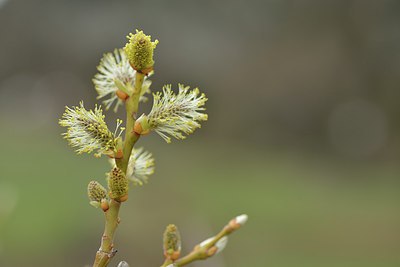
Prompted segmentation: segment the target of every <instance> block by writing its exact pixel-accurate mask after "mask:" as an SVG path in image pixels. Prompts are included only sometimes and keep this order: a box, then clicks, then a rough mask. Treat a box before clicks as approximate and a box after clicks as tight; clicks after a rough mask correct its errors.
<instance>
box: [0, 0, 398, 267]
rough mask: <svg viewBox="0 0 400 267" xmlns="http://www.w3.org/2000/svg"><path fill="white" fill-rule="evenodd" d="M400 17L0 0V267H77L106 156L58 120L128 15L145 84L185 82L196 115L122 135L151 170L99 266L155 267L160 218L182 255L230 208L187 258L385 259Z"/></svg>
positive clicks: (266, 5)
mask: <svg viewBox="0 0 400 267" xmlns="http://www.w3.org/2000/svg"><path fill="white" fill-rule="evenodd" d="M399 26H400V2H399V1H386V0H379V1H378V0H375V1H374V0H370V1H361V0H359V1H345V0H338V1H333V0H332V1H318V0H305V1H293V0H292V1H290V0H252V1H244V0H230V1H228V0H221V1H206V0H202V1H189V0H186V1H177V0H163V1H133V0H131V1H109V0H108V1H106V0H95V1H94V0H68V1H67V0H63V1H61V0H51V1H50V0H0V125H1V126H0V127H1V131H0V147H1V153H0V164H1V165H0V167H1V168H0V266H2V267H3V266H4V267H22V266H41V267H45V266H58V267H64V266H65V267H67V266H68V267H70V266H85V265H89V264H91V263H92V260H93V257H94V253H95V251H96V250H97V248H98V246H99V242H100V235H101V233H102V230H103V216H102V214H101V212H99V210H95V209H94V208H92V207H91V206H90V205H89V204H88V200H87V196H86V185H87V183H88V182H89V181H90V180H91V179H97V180H100V181H104V180H103V177H104V173H105V172H106V171H108V168H109V167H108V163H107V160H106V159H105V158H102V159H95V158H94V157H93V156H87V155H83V156H76V155H75V154H74V153H73V150H72V149H71V148H69V147H68V146H67V143H66V142H65V141H64V140H62V138H61V137H60V134H61V133H62V131H63V129H61V128H60V127H59V126H58V118H60V116H61V114H62V112H63V111H64V106H65V105H76V104H77V103H78V102H79V101H80V100H81V99H82V100H84V101H85V103H86V106H88V107H90V106H92V105H93V104H94V103H95V102H96V101H95V97H96V94H95V91H94V89H93V86H92V83H91V78H92V77H93V75H94V74H95V73H96V66H97V64H98V62H99V60H100V58H101V56H102V54H103V53H105V52H108V51H111V50H113V49H114V48H115V47H122V46H123V45H124V43H125V35H127V34H128V33H129V32H130V31H133V30H134V29H135V28H138V29H143V30H144V31H145V32H146V33H148V34H151V35H152V36H153V37H154V38H157V39H159V40H160V44H159V45H158V47H157V50H156V66H155V71H156V73H155V75H154V76H153V77H152V80H153V86H152V89H153V91H156V90H160V89H161V87H162V85H163V84H166V83H172V84H177V83H178V82H181V83H185V84H188V85H192V86H198V87H200V88H201V89H202V91H204V92H206V94H207V96H208V97H209V101H208V104H207V108H208V114H209V121H208V122H206V123H204V124H203V127H202V128H201V129H199V130H197V131H196V132H195V134H193V135H192V136H190V138H188V139H187V140H184V141H175V142H173V143H172V144H170V145H168V144H166V143H165V142H164V141H163V140H162V139H161V138H160V137H159V136H157V135H155V134H152V135H150V136H146V137H145V138H142V139H141V140H140V141H139V143H138V145H139V146H145V147H146V148H147V149H148V150H149V151H151V152H153V154H154V156H155V158H156V173H155V175H153V176H152V177H151V180H150V183H149V184H147V185H146V186H143V187H139V188H134V189H133V190H132V191H131V194H130V198H129V201H128V202H127V204H126V205H124V206H123V208H122V212H121V218H122V222H121V224H120V227H119V229H118V233H117V237H116V246H117V248H118V250H119V252H118V253H117V255H116V258H115V260H114V261H113V265H111V266H116V265H117V262H118V261H119V260H126V261H128V262H129V263H130V264H131V266H159V265H160V264H161V263H162V248H161V238H162V232H163V230H164V227H165V226H166V225H167V224H169V223H175V224H177V225H178V227H179V228H180V230H181V234H182V236H183V250H184V251H185V252H189V251H190V249H191V248H192V247H193V246H194V245H195V244H196V243H197V242H199V241H202V240H204V239H205V238H207V237H209V236H211V235H212V234H214V233H216V232H217V231H218V230H219V229H220V227H222V226H223V225H224V224H225V223H226V222H227V221H228V220H230V219H231V218H232V217H234V216H236V215H238V214H241V213H247V214H248V215H249V217H250V220H249V222H248V224H247V225H246V227H244V228H243V229H241V230H240V232H237V233H235V234H234V235H232V236H231V238H230V242H229V244H228V247H227V249H226V250H225V251H224V253H222V254H219V255H218V256H216V257H214V258H213V259H211V260H208V261H206V262H198V263H195V264H193V265H192V266H198V267H201V266H209V267H225V266H229V267H239V266H254V267H263V266H276V267H286V266H288V267H289V266H296V267H299V266H308V267H313V266H315V267H317V266H324V267H325V266H326V267H331V266H332V267H333V266H335V267H336V266H340V267H347V266H363V267H367V266H384V267H389V266H400V253H399V250H400V195H399V192H400V180H399V176H400V166H399V164H398V162H399V160H400V123H399V118H400V105H399V99H400V89H399V77H400V31H399ZM150 105H151V103H148V104H147V105H145V106H144V107H143V109H142V110H143V111H147V110H149V108H150ZM121 114H122V113H120V114H117V115H114V114H109V116H108V117H107V120H108V121H109V122H110V125H111V124H112V125H114V121H115V118H116V117H117V116H120V115H121ZM121 116H122V115H121ZM103 184H104V183H103Z"/></svg>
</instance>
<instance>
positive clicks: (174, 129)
mask: <svg viewBox="0 0 400 267" xmlns="http://www.w3.org/2000/svg"><path fill="white" fill-rule="evenodd" d="M189 88H190V87H189V86H184V85H182V84H179V92H178V94H175V93H174V92H173V91H172V89H171V85H166V86H164V87H163V90H162V92H157V93H155V94H153V96H154V103H153V108H152V110H151V112H150V114H149V115H148V124H149V127H150V129H151V130H154V131H156V132H157V133H158V134H159V135H160V136H161V137H162V138H163V139H164V140H165V141H166V142H167V143H170V142H171V138H170V136H173V137H175V138H176V139H185V138H186V136H185V135H184V134H186V135H189V134H191V133H193V131H194V130H195V129H196V128H200V127H201V125H200V121H206V120H207V118H208V117H207V114H204V113H201V111H204V110H205V108H204V104H205V103H206V101H207V98H206V96H205V94H203V93H201V94H200V91H199V89H198V88H195V89H193V90H189Z"/></svg>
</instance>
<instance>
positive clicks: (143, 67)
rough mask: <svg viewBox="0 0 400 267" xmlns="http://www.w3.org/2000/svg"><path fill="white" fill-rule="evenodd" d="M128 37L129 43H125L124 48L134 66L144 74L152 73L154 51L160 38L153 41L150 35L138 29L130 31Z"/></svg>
mask: <svg viewBox="0 0 400 267" xmlns="http://www.w3.org/2000/svg"><path fill="white" fill-rule="evenodd" d="M126 38H127V39H128V43H127V44H126V45H125V47H124V50H125V52H126V54H127V56H128V60H129V63H130V64H131V66H132V68H134V69H135V70H136V71H138V72H140V73H143V74H148V73H150V72H151V71H152V70H153V65H154V60H153V53H154V49H155V48H156V46H157V44H158V40H155V41H154V42H152V41H151V36H150V35H146V34H144V33H143V31H139V30H136V33H135V34H133V33H130V34H129V35H128V36H127V37H126Z"/></svg>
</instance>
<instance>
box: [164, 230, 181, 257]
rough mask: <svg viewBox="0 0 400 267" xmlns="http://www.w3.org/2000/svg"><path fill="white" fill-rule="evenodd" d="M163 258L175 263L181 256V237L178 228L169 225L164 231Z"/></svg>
mask: <svg viewBox="0 0 400 267" xmlns="http://www.w3.org/2000/svg"><path fill="white" fill-rule="evenodd" d="M163 247H164V256H165V258H166V259H169V260H172V261H175V260H177V259H178V258H179V256H180V254H181V236H180V234H179V231H178V228H177V227H176V226H175V225H173V224H170V225H168V226H167V228H166V229H165V231H164V246H163Z"/></svg>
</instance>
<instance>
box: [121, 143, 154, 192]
mask: <svg viewBox="0 0 400 267" xmlns="http://www.w3.org/2000/svg"><path fill="white" fill-rule="evenodd" d="M127 173H128V175H127V177H128V179H129V180H131V181H133V183H134V184H135V185H143V184H144V183H147V180H148V179H149V176H150V175H152V174H153V173H154V158H153V155H152V154H151V153H150V152H148V151H144V149H143V148H138V149H133V151H132V154H131V157H130V160H129V166H128V170H127Z"/></svg>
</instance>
